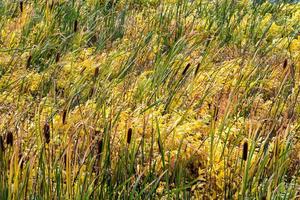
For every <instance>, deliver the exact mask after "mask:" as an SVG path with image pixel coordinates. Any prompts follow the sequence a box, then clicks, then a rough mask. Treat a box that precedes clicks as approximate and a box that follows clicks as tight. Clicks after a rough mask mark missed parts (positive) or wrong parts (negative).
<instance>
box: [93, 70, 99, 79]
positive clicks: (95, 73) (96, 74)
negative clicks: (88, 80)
mask: <svg viewBox="0 0 300 200" xmlns="http://www.w3.org/2000/svg"><path fill="white" fill-rule="evenodd" d="M98 75H99V67H96V68H95V72H94V77H95V78H97V77H98Z"/></svg>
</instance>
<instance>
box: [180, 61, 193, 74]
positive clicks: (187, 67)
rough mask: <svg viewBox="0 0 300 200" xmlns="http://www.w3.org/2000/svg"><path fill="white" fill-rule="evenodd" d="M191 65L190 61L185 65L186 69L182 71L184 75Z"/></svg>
mask: <svg viewBox="0 0 300 200" xmlns="http://www.w3.org/2000/svg"><path fill="white" fill-rule="evenodd" d="M190 66H191V64H190V63H188V64H187V65H186V66H185V68H184V70H183V72H182V76H184V75H185V74H186V72H187V70H188V69H189V68H190Z"/></svg>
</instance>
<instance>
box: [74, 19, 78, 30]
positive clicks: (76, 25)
mask: <svg viewBox="0 0 300 200" xmlns="http://www.w3.org/2000/svg"><path fill="white" fill-rule="evenodd" d="M77 29H78V21H77V19H76V20H75V21H74V32H75V33H76V32H77Z"/></svg>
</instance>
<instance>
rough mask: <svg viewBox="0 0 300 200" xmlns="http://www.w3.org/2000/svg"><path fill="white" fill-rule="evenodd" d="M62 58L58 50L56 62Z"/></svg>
mask: <svg viewBox="0 0 300 200" xmlns="http://www.w3.org/2000/svg"><path fill="white" fill-rule="evenodd" d="M59 59H60V53H59V52H58V53H57V54H56V57H55V62H56V63H58V62H59Z"/></svg>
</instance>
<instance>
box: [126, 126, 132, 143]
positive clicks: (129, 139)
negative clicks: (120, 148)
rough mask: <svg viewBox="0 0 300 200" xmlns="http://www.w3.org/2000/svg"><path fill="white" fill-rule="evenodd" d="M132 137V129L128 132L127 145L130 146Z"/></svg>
mask: <svg viewBox="0 0 300 200" xmlns="http://www.w3.org/2000/svg"><path fill="white" fill-rule="evenodd" d="M131 136H132V128H129V129H128V132H127V144H130V142H131Z"/></svg>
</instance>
